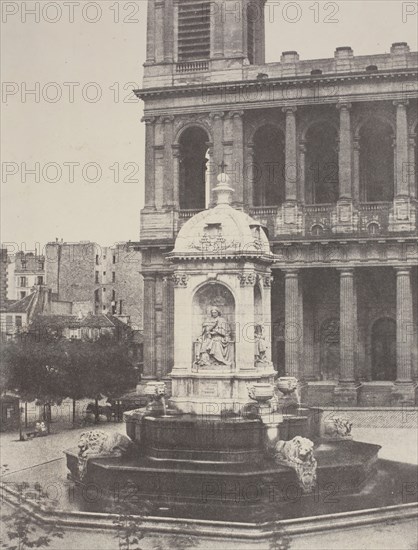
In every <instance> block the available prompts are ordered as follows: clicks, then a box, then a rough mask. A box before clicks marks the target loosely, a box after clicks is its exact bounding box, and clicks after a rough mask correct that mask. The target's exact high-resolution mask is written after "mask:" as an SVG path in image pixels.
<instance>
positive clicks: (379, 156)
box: [360, 118, 394, 202]
mask: <svg viewBox="0 0 418 550" xmlns="http://www.w3.org/2000/svg"><path fill="white" fill-rule="evenodd" d="M360 192H361V199H362V200H363V201H365V202H379V201H386V202H390V201H392V200H393V196H394V150H393V132H392V128H391V126H390V124H389V123H387V122H385V121H382V120H380V119H378V118H375V119H373V120H370V121H368V122H366V123H365V124H364V125H363V126H362V127H361V129H360Z"/></svg>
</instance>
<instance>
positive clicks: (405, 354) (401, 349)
mask: <svg viewBox="0 0 418 550" xmlns="http://www.w3.org/2000/svg"><path fill="white" fill-rule="evenodd" d="M412 319H413V315H412V289H411V268H399V269H397V270H396V362H397V380H399V381H403V382H404V381H410V380H412V370H411V367H412V365H411V347H412V334H411V333H412V330H411V327H412ZM410 340H411V341H410Z"/></svg>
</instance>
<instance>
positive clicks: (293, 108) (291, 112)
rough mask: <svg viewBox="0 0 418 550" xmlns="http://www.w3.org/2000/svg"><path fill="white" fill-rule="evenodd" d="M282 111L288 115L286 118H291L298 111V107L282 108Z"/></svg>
mask: <svg viewBox="0 0 418 550" xmlns="http://www.w3.org/2000/svg"><path fill="white" fill-rule="evenodd" d="M282 111H283V112H284V113H286V116H290V115H292V114H294V113H296V111H297V107H296V106H295V105H289V106H287V107H282Z"/></svg>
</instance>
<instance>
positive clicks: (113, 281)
mask: <svg viewBox="0 0 418 550" xmlns="http://www.w3.org/2000/svg"><path fill="white" fill-rule="evenodd" d="M112 283H116V273H115V272H114V271H112Z"/></svg>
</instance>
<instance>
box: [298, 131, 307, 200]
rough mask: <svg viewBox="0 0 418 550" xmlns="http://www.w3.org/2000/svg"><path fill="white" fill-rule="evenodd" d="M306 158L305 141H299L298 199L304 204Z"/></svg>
mask: <svg viewBox="0 0 418 550" xmlns="http://www.w3.org/2000/svg"><path fill="white" fill-rule="evenodd" d="M305 158H306V142H305V141H301V142H300V144H299V199H300V202H301V203H304V204H306V203H307V202H308V201H307V200H306V199H307V197H306V189H305V164H306V161H305Z"/></svg>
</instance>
